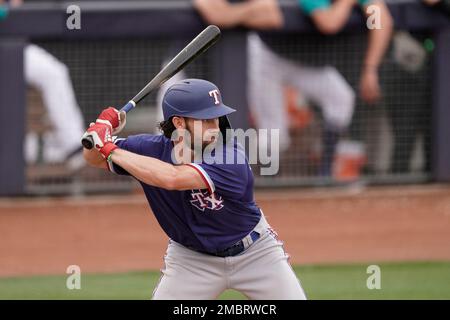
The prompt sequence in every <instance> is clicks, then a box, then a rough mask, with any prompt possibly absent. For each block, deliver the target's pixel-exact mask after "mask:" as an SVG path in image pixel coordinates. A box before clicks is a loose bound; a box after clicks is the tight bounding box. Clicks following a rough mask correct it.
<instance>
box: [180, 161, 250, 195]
mask: <svg viewBox="0 0 450 320" xmlns="http://www.w3.org/2000/svg"><path fill="white" fill-rule="evenodd" d="M188 166H190V167H192V168H194V169H195V170H196V171H197V172H198V173H199V174H200V175H201V177H202V179H203V180H204V181H205V184H206V185H207V187H208V191H209V193H211V194H212V193H214V192H217V193H219V194H220V195H222V196H224V197H227V198H231V199H240V198H242V197H243V195H244V194H245V193H246V190H247V186H248V174H249V170H250V167H249V166H248V164H247V163H245V164H206V163H190V164H188Z"/></svg>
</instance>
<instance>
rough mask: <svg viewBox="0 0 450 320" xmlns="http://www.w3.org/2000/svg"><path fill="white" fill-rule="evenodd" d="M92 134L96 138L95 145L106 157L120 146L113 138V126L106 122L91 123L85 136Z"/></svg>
mask: <svg viewBox="0 0 450 320" xmlns="http://www.w3.org/2000/svg"><path fill="white" fill-rule="evenodd" d="M88 135H90V136H91V137H92V139H93V140H94V147H95V149H97V150H98V151H99V152H100V153H101V155H102V156H103V157H104V158H105V159H106V158H107V157H108V156H109V155H110V153H111V152H112V151H114V150H115V149H117V148H118V147H117V146H116V145H115V144H114V143H113V140H112V128H111V126H110V125H108V124H106V123H91V124H90V126H89V128H88V129H87V130H86V132H85V133H84V135H83V137H85V136H88Z"/></svg>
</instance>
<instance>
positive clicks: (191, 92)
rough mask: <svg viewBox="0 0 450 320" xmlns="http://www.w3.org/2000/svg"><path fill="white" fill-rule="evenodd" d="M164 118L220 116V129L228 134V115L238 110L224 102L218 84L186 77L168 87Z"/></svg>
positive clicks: (202, 118) (163, 106) (201, 118)
mask: <svg viewBox="0 0 450 320" xmlns="http://www.w3.org/2000/svg"><path fill="white" fill-rule="evenodd" d="M162 109H163V115H164V120H169V119H170V118H171V117H174V116H178V117H188V118H193V119H199V120H207V119H214V118H219V126H220V131H221V132H222V134H223V136H224V137H225V136H226V129H228V128H231V125H230V121H229V120H228V117H227V115H228V114H230V113H232V112H235V111H236V110H234V109H232V108H230V107H228V106H226V105H225V104H223V102H222V96H221V94H220V91H219V89H218V88H217V86H216V85H215V84H213V83H211V82H209V81H206V80H201V79H185V80H182V81H179V82H177V83H175V84H173V85H172V86H170V87H169V89H167V91H166V93H165V94H164V97H163V101H162Z"/></svg>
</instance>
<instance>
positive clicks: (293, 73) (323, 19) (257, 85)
mask: <svg viewBox="0 0 450 320" xmlns="http://www.w3.org/2000/svg"><path fill="white" fill-rule="evenodd" d="M298 2H299V5H300V7H301V9H302V11H303V12H305V13H306V14H307V15H308V16H310V17H311V20H312V22H313V23H314V25H315V26H316V28H317V29H318V30H319V31H320V32H321V33H323V34H328V35H331V34H335V33H337V32H339V31H340V30H341V29H342V28H343V27H344V26H345V24H346V22H347V21H348V18H349V16H350V14H351V12H352V9H353V7H354V5H356V4H359V5H360V6H361V7H362V8H363V9H366V8H367V7H368V6H369V5H371V4H374V5H377V7H378V8H379V9H380V13H381V14H380V16H381V25H382V28H381V29H379V30H377V29H374V30H370V35H369V44H368V48H367V52H366V57H365V59H364V63H363V69H362V71H361V81H360V94H361V97H362V98H363V99H364V100H365V101H366V102H368V103H374V102H376V101H377V100H378V99H379V98H380V95H381V93H380V86H379V81H378V69H379V65H380V63H381V60H382V58H383V55H384V53H385V51H386V49H387V47H388V44H389V41H390V35H391V30H392V18H391V16H390V14H389V10H388V9H387V7H386V5H385V4H384V2H383V1H381V0H336V1H331V0H299V1H298ZM270 40H271V38H269V37H262V38H261V37H260V36H259V35H258V34H256V33H252V34H250V35H249V37H248V53H249V57H250V58H249V59H248V63H249V70H248V73H249V102H250V107H251V110H252V114H253V116H254V118H255V120H256V123H257V125H258V127H259V128H270V129H272V128H277V129H279V130H280V142H281V143H280V150H281V151H283V150H287V148H288V147H289V145H290V137H289V131H288V125H287V124H288V118H287V114H286V112H285V111H284V107H283V106H284V98H283V86H284V85H286V84H289V85H291V86H293V87H295V88H297V89H298V90H299V91H300V92H301V93H302V95H303V96H304V97H305V98H306V99H307V100H309V101H310V102H313V103H314V104H315V105H317V106H318V107H319V108H320V109H321V111H322V114H323V119H324V130H323V152H322V162H321V166H320V168H319V174H320V175H321V176H325V177H327V176H331V174H332V164H333V159H334V153H335V149H336V145H337V143H338V140H339V137H340V136H341V135H342V134H343V133H344V132H345V131H346V130H347V128H348V127H349V125H350V123H351V120H352V116H353V112H354V109H355V93H354V91H353V88H352V87H351V86H350V85H349V84H348V82H347V81H346V80H345V78H344V77H343V76H342V75H341V74H340V73H339V71H338V70H337V69H336V68H335V67H333V66H329V65H323V66H320V65H314V63H312V61H306V59H307V57H303V58H304V59H305V61H301V62H300V63H298V62H296V61H293V60H291V59H290V58H288V57H285V56H283V54H280V53H278V52H277V47H276V46H274V45H272V43H271V41H270ZM300 54H302V52H300Z"/></svg>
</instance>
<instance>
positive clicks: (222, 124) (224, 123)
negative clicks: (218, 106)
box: [219, 116, 232, 143]
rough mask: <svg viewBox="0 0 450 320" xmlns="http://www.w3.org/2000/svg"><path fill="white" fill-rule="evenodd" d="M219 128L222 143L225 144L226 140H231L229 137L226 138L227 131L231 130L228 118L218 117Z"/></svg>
mask: <svg viewBox="0 0 450 320" xmlns="http://www.w3.org/2000/svg"><path fill="white" fill-rule="evenodd" d="M219 128H220V132H221V133H222V137H223V142H224V143H226V142H227V141H228V139H229V138H231V135H230V136H229V137H227V129H232V128H231V123H230V120H229V119H228V116H222V117H219Z"/></svg>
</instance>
